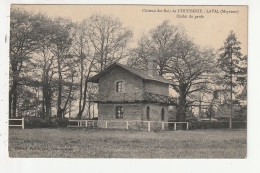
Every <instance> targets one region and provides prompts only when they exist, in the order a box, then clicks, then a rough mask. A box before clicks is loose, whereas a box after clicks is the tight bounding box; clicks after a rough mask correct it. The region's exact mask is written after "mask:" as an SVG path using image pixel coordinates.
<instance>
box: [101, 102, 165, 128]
mask: <svg viewBox="0 0 260 173" xmlns="http://www.w3.org/2000/svg"><path fill="white" fill-rule="evenodd" d="M116 106H123V118H122V119H116V118H115V116H116V115H115V114H116V112H115V111H116ZM147 106H149V107H150V121H159V122H158V123H155V122H151V130H153V129H161V127H162V124H161V122H160V121H162V120H161V110H162V108H164V122H168V108H167V106H164V105H157V104H143V103H139V104H138V103H137V104H136V103H135V104H112V103H99V104H98V110H99V112H98V114H99V115H98V120H99V123H98V126H99V127H100V128H105V127H106V124H105V121H108V128H117V129H126V122H124V121H130V122H129V128H132V129H144V130H146V129H147V127H148V124H147V123H146V122H144V123H137V124H134V123H133V122H131V121H135V120H137V121H141V120H142V121H148V120H147V118H146V111H147ZM112 121H116V122H112ZM165 128H167V124H165Z"/></svg>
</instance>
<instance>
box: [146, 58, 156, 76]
mask: <svg viewBox="0 0 260 173" xmlns="http://www.w3.org/2000/svg"><path fill="white" fill-rule="evenodd" d="M147 69H148V70H147V74H148V76H150V77H154V76H155V75H156V74H157V63H156V60H155V59H150V60H148V65H147Z"/></svg>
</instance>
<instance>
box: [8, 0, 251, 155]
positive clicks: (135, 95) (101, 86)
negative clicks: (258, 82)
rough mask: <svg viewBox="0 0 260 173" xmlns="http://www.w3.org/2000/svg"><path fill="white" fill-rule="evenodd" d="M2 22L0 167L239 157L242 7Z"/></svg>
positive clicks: (129, 10)
mask: <svg viewBox="0 0 260 173" xmlns="http://www.w3.org/2000/svg"><path fill="white" fill-rule="evenodd" d="M9 17H10V31H9V32H10V36H9V91H8V94H9V98H8V99H9V100H8V108H9V114H8V115H6V116H8V117H9V118H8V121H9V122H8V126H9V128H8V152H9V157H10V158H131V159H216V158H218V159H246V158H247V136H248V135H247V120H248V117H247V88H248V87H247V83H248V82H247V81H248V80H247V79H248V75H247V74H248V73H247V71H248V68H247V66H248V65H247V64H248V6H246V5H229V6H225V5H215V6H213V5H212V6H208V5H204V6H202V5H200V6H199V5H196V6H195V5H194V6H187V5H180V6H175V5H112V4H107V5H83V4H82V5H69V4H68V5H65V4H64V5H61V4H60V5H58V4H56V5H54V4H49V5H48V4H11V6H10V16H9Z"/></svg>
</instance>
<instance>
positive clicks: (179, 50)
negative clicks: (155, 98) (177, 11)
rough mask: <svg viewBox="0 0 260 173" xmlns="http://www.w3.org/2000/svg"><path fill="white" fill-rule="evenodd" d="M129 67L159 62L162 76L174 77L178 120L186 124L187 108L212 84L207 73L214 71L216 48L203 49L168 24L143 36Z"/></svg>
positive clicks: (159, 26)
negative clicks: (150, 60)
mask: <svg viewBox="0 0 260 173" xmlns="http://www.w3.org/2000/svg"><path fill="white" fill-rule="evenodd" d="M131 55H132V56H131V58H130V60H129V61H128V64H129V65H132V66H136V67H139V68H140V67H141V68H143V67H145V66H146V63H147V61H148V60H149V59H156V60H157V65H158V68H157V69H158V70H157V71H158V74H159V75H163V76H165V77H168V78H171V79H172V81H173V83H174V84H173V85H172V88H173V89H174V90H175V91H176V93H177V94H178V95H179V96H178V105H177V120H178V121H184V120H185V118H186V114H187V108H188V107H189V106H190V105H191V104H192V103H194V102H195V101H197V100H196V99H194V97H193V95H194V94H195V93H196V92H199V91H201V90H204V89H205V88H206V86H207V84H208V76H207V74H208V73H209V72H210V71H212V70H213V69H214V68H213V67H214V53H213V50H212V49H201V48H200V47H199V46H198V45H196V44H195V43H194V42H193V41H192V40H191V39H190V38H189V37H188V36H187V35H186V34H185V32H184V31H183V30H182V29H181V28H176V27H174V26H172V25H170V24H169V23H168V22H167V21H164V22H163V23H162V24H161V25H158V26H157V27H156V28H155V29H152V30H151V31H150V35H149V36H145V37H142V38H141V40H140V41H139V43H138V45H137V47H136V48H134V49H133V50H132V54H131Z"/></svg>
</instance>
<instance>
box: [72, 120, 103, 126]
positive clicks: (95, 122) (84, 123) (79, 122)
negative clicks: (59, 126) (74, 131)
mask: <svg viewBox="0 0 260 173" xmlns="http://www.w3.org/2000/svg"><path fill="white" fill-rule="evenodd" d="M70 122H72V123H74V124H71V123H70ZM67 127H98V120H69V125H68V126H67Z"/></svg>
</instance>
